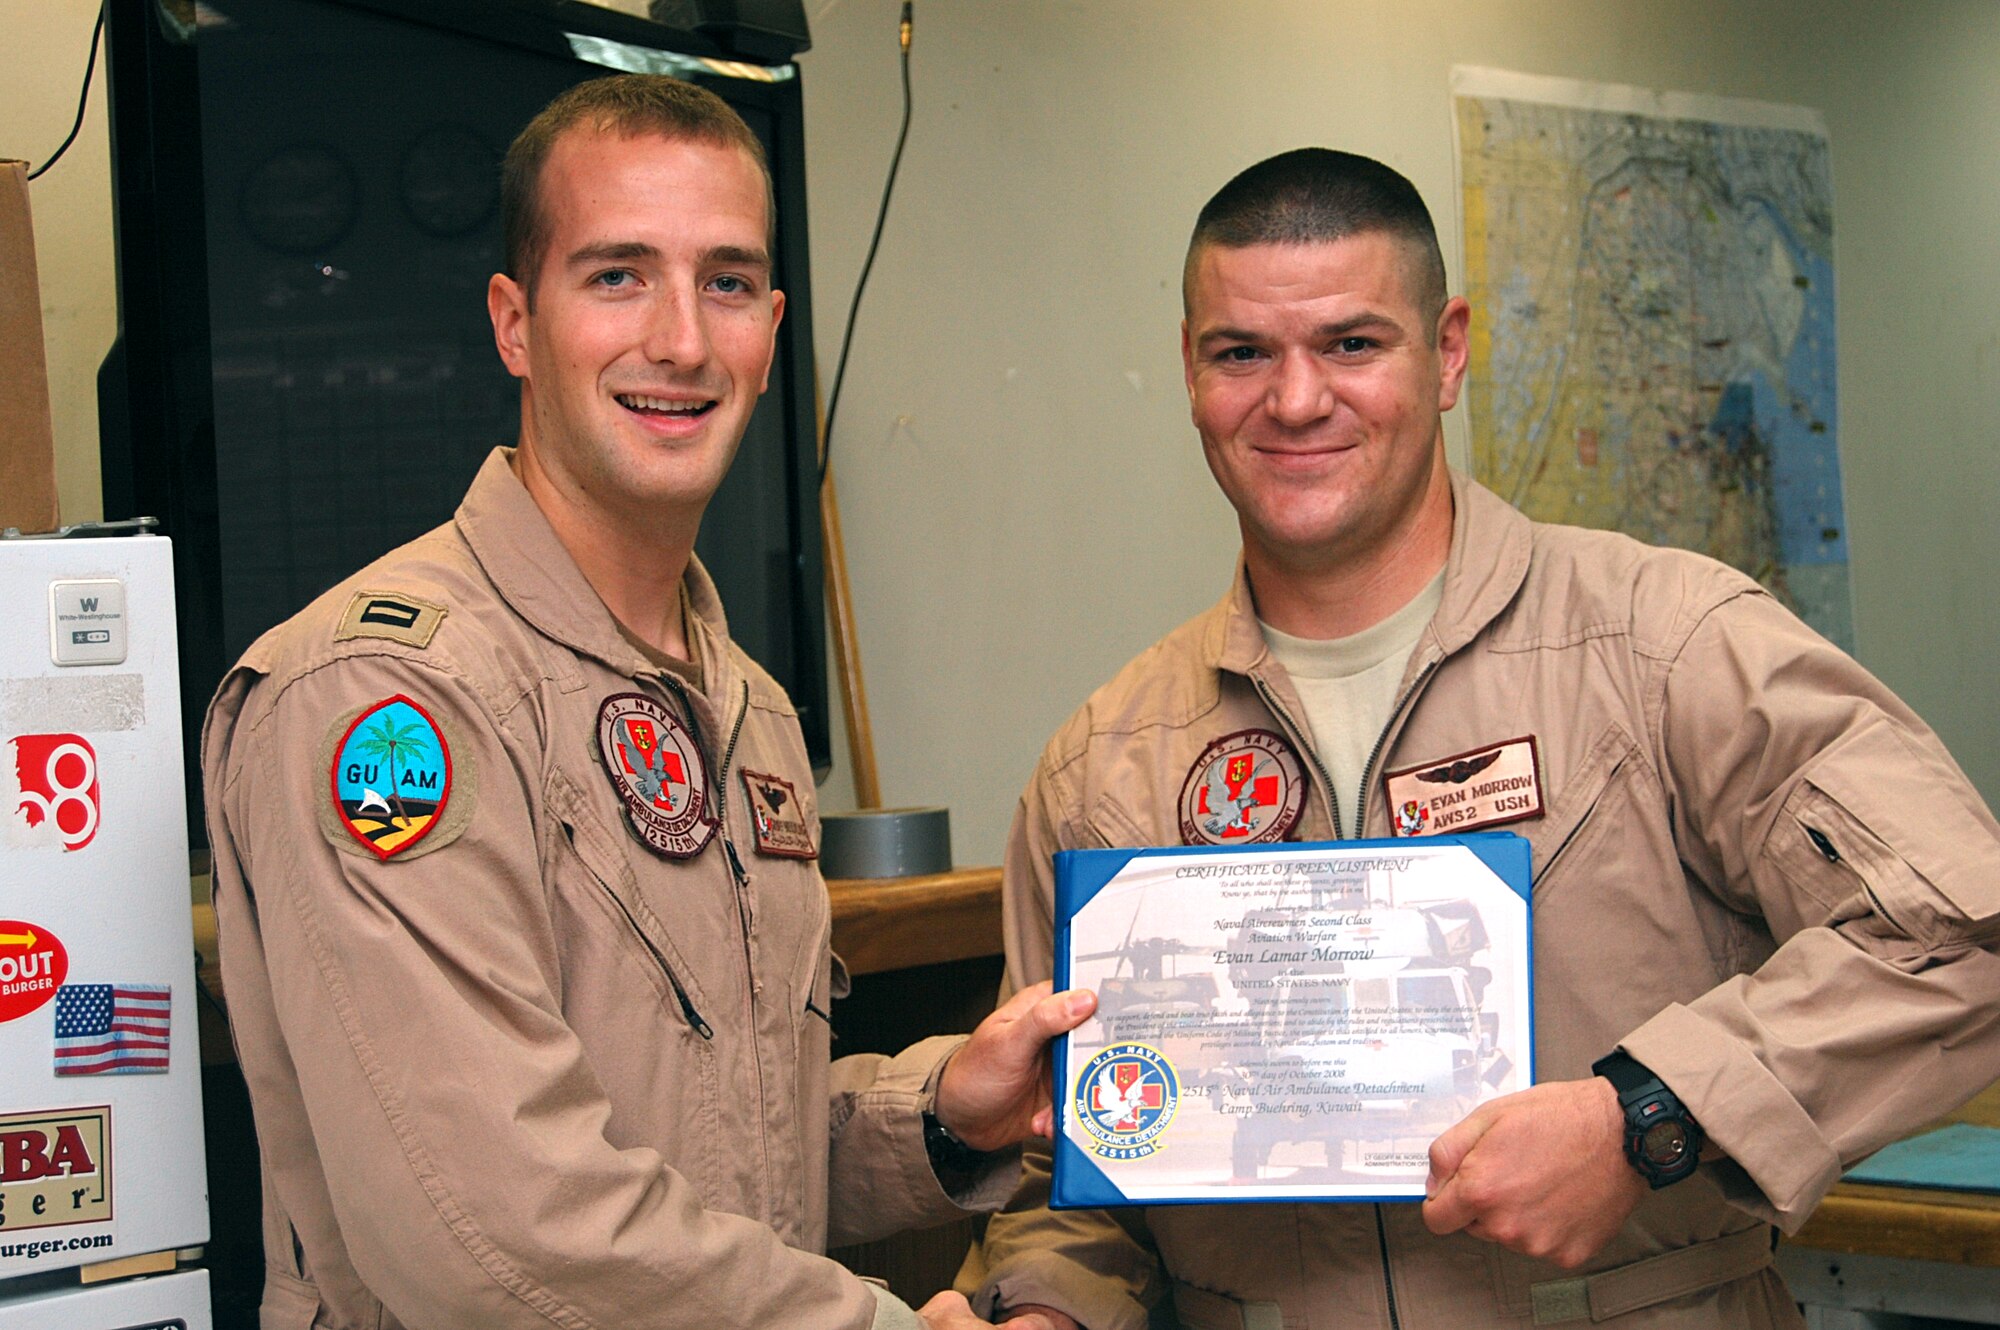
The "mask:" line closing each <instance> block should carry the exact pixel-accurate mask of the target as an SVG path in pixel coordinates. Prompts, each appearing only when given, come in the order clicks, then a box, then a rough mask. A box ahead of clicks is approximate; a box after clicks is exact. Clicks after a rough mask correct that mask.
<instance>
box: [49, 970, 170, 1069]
mask: <svg viewBox="0 0 2000 1330" xmlns="http://www.w3.org/2000/svg"><path fill="white" fill-rule="evenodd" d="M172 1018H173V989H172V988H171V987H169V986H168V985H166V984H64V985H63V986H62V987H61V988H58V989H57V990H56V1075H58V1076H100V1075H103V1074H105V1073H107V1072H112V1073H129V1072H161V1071H165V1070H166V1069H167V1046H168V1041H167V1036H168V1031H169V1028H170V1024H171V1022H172Z"/></svg>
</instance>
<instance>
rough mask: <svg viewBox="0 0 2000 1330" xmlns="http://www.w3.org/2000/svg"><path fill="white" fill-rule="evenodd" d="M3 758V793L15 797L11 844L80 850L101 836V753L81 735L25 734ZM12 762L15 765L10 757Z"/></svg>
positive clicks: (0, 781)
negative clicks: (98, 834)
mask: <svg viewBox="0 0 2000 1330" xmlns="http://www.w3.org/2000/svg"><path fill="white" fill-rule="evenodd" d="M8 747H9V748H11V749H12V750H13V751H12V753H11V754H8V753H0V792H4V793H5V794H7V795H9V796H11V797H10V799H9V801H8V802H9V803H10V804H11V807H10V808H9V809H8V810H7V811H8V812H9V813H10V814H11V821H10V823H9V825H8V828H7V830H8V835H7V841H8V843H10V844H14V845H60V846H62V847H63V849H65V850H80V849H82V848H83V847H84V846H86V845H88V844H90V842H91V840H92V839H93V838H95V837H96V835H97V826H98V821H99V817H100V814H101V812H102V805H101V804H100V802H99V798H98V790H97V750H96V749H94V748H92V747H91V746H90V740H88V739H86V738H84V737H83V736H82V735H80V734H23V735H18V736H16V737H15V738H14V739H12V740H11V741H10V742H9V744H8ZM10 757H11V761H10V760H9V758H10Z"/></svg>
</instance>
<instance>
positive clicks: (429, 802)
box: [328, 693, 462, 859]
mask: <svg viewBox="0 0 2000 1330" xmlns="http://www.w3.org/2000/svg"><path fill="white" fill-rule="evenodd" d="M328 775H329V776H330V778H331V782H332V796H333V811H334V813H335V814H336V815H337V816H338V817H339V819H340V825H341V826H342V827H344V828H346V830H347V834H348V835H350V836H352V837H353V838H354V839H355V840H356V841H357V842H359V843H360V844H361V845H362V846H363V847H364V848H366V849H367V850H368V851H369V852H370V853H371V854H373V855H375V857H376V858H378V859H393V858H395V857H396V856H397V855H399V854H408V853H409V852H410V851H411V850H414V849H415V848H416V847H417V845H418V843H419V842H421V841H423V840H424V838H425V837H427V836H429V835H431V833H432V832H433V831H435V830H436V829H437V828H438V827H439V826H440V825H442V823H443V820H444V818H445V809H446V808H447V807H448V806H449V805H450V803H451V799H452V794H453V789H452V766H451V745H450V744H448V743H447V742H445V737H444V730H443V729H442V728H440V727H439V725H438V723H437V721H436V720H434V719H433V718H432V717H431V714H430V713H429V712H428V711H425V710H424V709H423V707H421V706H419V705H418V704H417V703H416V702H415V701H414V700H412V699H411V698H408V697H405V696H403V694H401V693H398V694H396V695H395V696H394V697H385V698H383V699H382V700H381V701H380V702H377V703H375V704H374V705H373V706H369V707H364V708H363V709H362V711H361V714H360V715H358V716H356V717H355V718H354V720H353V722H352V723H351V724H349V725H348V726H347V728H346V729H345V731H343V732H342V733H341V734H340V736H339V738H338V739H337V740H336V741H335V742H334V744H333V761H332V765H331V769H330V771H329V772H328ZM461 825H462V824H461ZM453 834H454V835H456V828H454V831H453ZM446 839H448V838H446ZM439 843H440V844H442V843H443V842H442V840H440V841H439Z"/></svg>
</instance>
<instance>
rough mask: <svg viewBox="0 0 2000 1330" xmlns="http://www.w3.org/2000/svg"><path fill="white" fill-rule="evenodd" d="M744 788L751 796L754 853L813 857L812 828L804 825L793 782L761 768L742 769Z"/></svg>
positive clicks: (803, 811)
mask: <svg viewBox="0 0 2000 1330" xmlns="http://www.w3.org/2000/svg"><path fill="white" fill-rule="evenodd" d="M743 788H744V789H745V790H746V791H747V792H748V793H749V796H750V824H751V828H752V830H753V831H754V832H755V833H756V836H757V853H759V854H775V855H777V856H778V857H779V858H781V859H816V858H818V857H819V851H817V850H815V849H814V848H813V841H812V830H811V828H809V827H807V826H806V810H805V805H803V804H801V803H800V802H799V793H798V791H797V790H795V789H793V788H792V783H791V782H790V781H788V780H785V779H783V778H782V777H778V776H767V775H765V774H764V773H763V772H761V771H745V772H744V773H743Z"/></svg>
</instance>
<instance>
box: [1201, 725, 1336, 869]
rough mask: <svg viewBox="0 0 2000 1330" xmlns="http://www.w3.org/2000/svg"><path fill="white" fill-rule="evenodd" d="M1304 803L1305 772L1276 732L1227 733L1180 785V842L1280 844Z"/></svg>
mask: <svg viewBox="0 0 2000 1330" xmlns="http://www.w3.org/2000/svg"><path fill="white" fill-rule="evenodd" d="M1305 804H1306V777H1305V768H1304V767H1302V766H1300V765H1299V757H1298V754H1297V753H1295V752H1293V751H1292V746H1291V744H1289V743H1287V742H1286V740H1285V736H1284V735H1282V734H1279V733H1278V732H1277V731H1276V730H1238V731H1237V732H1236V733H1234V734H1225V735H1224V736H1223V737H1222V738H1220V739H1217V740H1216V741H1215V742H1214V743H1212V744H1210V745H1209V746H1208V747H1207V748H1205V749H1203V750H1202V753H1201V756H1200V757H1198V758H1196V759H1195V760H1194V765H1193V766H1192V767H1190V768H1188V774H1187V780H1186V781H1185V782H1184V783H1183V784H1182V785H1181V809H1180V811H1181V842H1182V843H1183V844H1186V845H1254V844H1258V843H1261V842H1264V841H1279V840H1283V839H1284V838H1285V837H1286V835H1288V834H1289V833H1290V832H1291V829H1292V828H1293V827H1294V826H1295V825H1297V824H1298V820H1299V813H1300V812H1301V811H1303V810H1304V808H1305Z"/></svg>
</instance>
